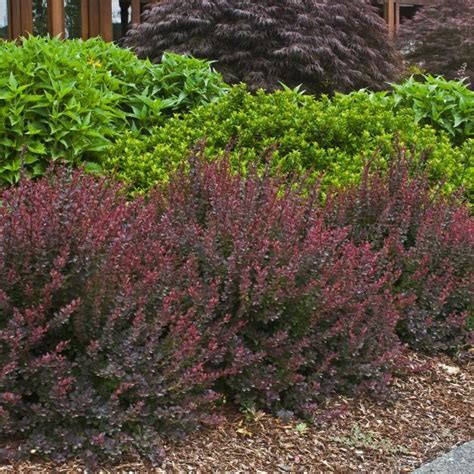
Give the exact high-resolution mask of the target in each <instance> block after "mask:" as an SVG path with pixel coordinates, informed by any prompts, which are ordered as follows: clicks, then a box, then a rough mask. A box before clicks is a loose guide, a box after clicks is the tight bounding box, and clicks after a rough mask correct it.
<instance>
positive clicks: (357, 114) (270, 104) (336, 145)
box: [103, 87, 473, 190]
mask: <svg viewBox="0 0 474 474" xmlns="http://www.w3.org/2000/svg"><path fill="white" fill-rule="evenodd" d="M389 100H391V99H389V98H387V97H385V96H383V95H381V96H378V95H370V94H368V93H366V92H357V93H353V94H350V95H336V96H335V97H334V98H332V99H329V98H327V97H322V98H321V99H320V100H315V99H314V98H313V97H311V96H306V95H303V94H299V93H298V92H296V91H290V90H285V91H277V92H275V93H273V94H265V93H263V92H262V91H260V92H258V93H257V94H256V95H250V94H249V93H248V92H247V91H246V90H245V88H244V87H237V88H234V89H233V90H232V91H231V92H230V93H229V94H228V95H227V96H225V97H223V98H222V99H221V100H219V101H218V102H216V103H214V104H211V105H210V106H207V107H200V108H197V109H195V110H194V111H192V112H191V113H190V114H187V115H185V116H183V117H179V118H178V117H175V118H173V119H171V120H169V121H167V123H166V124H165V125H164V126H163V127H161V128H157V129H155V130H153V132H152V133H151V134H150V136H148V137H145V138H140V139H138V138H135V137H133V136H131V135H129V136H125V137H123V138H122V139H121V140H119V141H118V142H117V144H116V145H115V146H114V148H113V149H112V150H111V152H110V153H109V154H106V155H105V163H104V164H103V166H104V168H107V169H109V170H115V172H116V173H117V175H118V176H119V178H120V179H123V180H124V181H126V182H127V183H129V184H130V185H131V186H132V187H133V188H134V189H136V190H147V189H149V188H150V187H151V186H153V185H154V184H155V183H157V182H160V181H165V180H166V179H167V177H168V174H169V173H170V172H171V171H172V170H173V169H175V168H176V167H177V166H178V165H179V164H180V163H182V161H183V159H184V158H185V157H186V155H187V153H188V149H189V147H190V146H192V145H193V144H195V143H196V141H198V140H201V139H203V138H205V139H207V146H206V154H207V156H209V157H215V156H218V155H222V154H223V152H224V150H225V149H226V147H228V144H229V141H231V140H233V147H232V150H231V160H232V164H233V166H234V167H235V169H238V170H240V171H244V172H245V171H246V169H247V167H248V166H249V164H251V163H253V162H254V161H255V160H259V159H260V158H259V157H260V156H261V153H262V152H263V151H264V150H265V149H266V148H268V147H270V146H273V145H276V147H277V148H276V151H275V154H274V159H273V160H272V167H273V169H279V170H281V171H284V172H289V173H306V172H308V171H309V170H310V171H312V173H313V175H315V176H316V175H319V174H320V173H324V176H323V185H324V186H327V185H329V184H331V185H340V184H344V183H350V182H356V181H357V180H358V177H359V176H360V170H361V169H362V163H363V161H364V160H366V159H368V158H371V157H372V156H373V155H374V154H375V155H376V157H375V161H377V162H378V163H379V164H381V165H382V166H385V161H386V160H385V157H387V156H389V155H390V153H391V151H392V150H393V141H394V138H395V137H397V136H399V138H400V142H401V143H402V144H406V145H409V146H410V147H411V146H416V148H417V150H419V152H420V153H421V151H423V150H426V149H430V150H431V154H430V157H429V160H428V161H429V164H430V173H431V174H430V176H431V178H432V179H433V180H434V181H437V180H441V179H446V180H447V183H446V189H448V190H452V189H453V188H455V187H456V186H458V185H460V184H466V185H467V184H468V183H472V177H473V168H472V166H471V167H470V160H471V157H472V149H473V142H472V140H470V141H469V140H468V141H467V142H466V143H465V144H464V145H463V147H462V148H458V147H453V146H452V144H451V143H450V140H449V137H448V136H447V135H446V134H444V133H437V132H436V131H435V130H434V129H433V128H431V127H428V126H426V127H420V125H417V124H416V123H415V120H414V113H413V112H412V111H410V110H408V109H403V110H399V111H398V112H397V113H394V112H393V111H392V110H391V107H392V106H391V105H387V101H389ZM420 153H418V154H417V156H419V155H420Z"/></svg>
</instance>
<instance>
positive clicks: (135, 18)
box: [132, 0, 140, 25]
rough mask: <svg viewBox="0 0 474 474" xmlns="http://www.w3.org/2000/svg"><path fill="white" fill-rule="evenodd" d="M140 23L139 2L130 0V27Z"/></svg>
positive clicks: (138, 0)
mask: <svg viewBox="0 0 474 474" xmlns="http://www.w3.org/2000/svg"><path fill="white" fill-rule="evenodd" d="M135 23H140V0H132V25H134V24H135Z"/></svg>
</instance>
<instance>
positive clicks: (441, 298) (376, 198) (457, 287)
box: [326, 150, 474, 352]
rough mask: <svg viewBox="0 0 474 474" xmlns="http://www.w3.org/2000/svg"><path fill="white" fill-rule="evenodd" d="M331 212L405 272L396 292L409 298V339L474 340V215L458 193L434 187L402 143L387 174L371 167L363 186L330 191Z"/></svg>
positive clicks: (430, 348) (432, 348)
mask: <svg viewBox="0 0 474 474" xmlns="http://www.w3.org/2000/svg"><path fill="white" fill-rule="evenodd" d="M326 215H327V219H328V222H331V224H332V225H336V226H347V225H350V226H351V234H350V238H351V240H353V241H354V242H355V243H356V244H360V243H362V242H370V243H371V244H372V246H373V248H374V250H380V251H381V252H382V253H383V254H384V255H385V256H384V259H385V261H386V264H387V265H389V266H390V267H391V268H392V269H393V270H394V271H398V272H399V273H400V276H399V279H398V281H397V283H396V285H395V286H394V288H393V291H394V292H397V293H399V294H402V295H404V296H405V297H406V298H408V300H410V301H411V304H409V305H407V306H405V308H404V309H403V311H402V315H401V319H400V322H399V324H398V328H397V332H398V334H399V336H400V337H401V339H402V340H403V341H405V342H407V343H408V344H409V345H410V346H411V347H413V348H415V349H421V350H424V351H427V352H437V351H455V350H457V349H460V348H462V347H463V346H465V345H467V344H469V343H470V342H471V343H472V342H473V341H474V338H473V333H472V331H469V330H468V329H467V325H466V319H467V318H468V317H469V316H470V314H469V311H471V312H472V301H473V296H474V273H473V270H474V262H473V258H472V256H473V255H474V220H473V218H472V216H471V215H470V211H469V207H468V205H466V204H463V202H462V201H461V200H460V199H458V198H457V197H456V196H454V197H451V198H447V197H445V196H443V195H442V194H441V193H438V192H436V191H433V189H432V187H431V186H430V183H429V180H428V179H427V176H426V175H425V174H424V172H423V171H422V170H421V169H414V165H413V159H412V157H411V156H409V155H408V154H407V153H406V152H405V151H404V150H399V155H398V156H396V157H395V158H394V159H393V161H392V162H391V164H390V167H389V170H388V173H386V174H385V173H381V172H380V171H379V172H377V171H374V172H372V170H371V169H370V166H368V167H367V168H366V170H365V173H364V179H363V180H362V182H361V184H360V185H359V186H358V187H354V188H352V189H347V190H345V191H344V192H342V193H340V192H339V193H335V194H334V195H333V196H332V197H330V198H329V199H328V202H327V211H326ZM471 314H472V313H471Z"/></svg>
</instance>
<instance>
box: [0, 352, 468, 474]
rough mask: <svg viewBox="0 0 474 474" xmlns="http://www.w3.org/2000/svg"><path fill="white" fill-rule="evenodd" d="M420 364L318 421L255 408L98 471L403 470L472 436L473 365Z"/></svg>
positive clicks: (72, 469) (323, 412) (36, 467)
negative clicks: (151, 457) (147, 458)
mask: <svg viewBox="0 0 474 474" xmlns="http://www.w3.org/2000/svg"><path fill="white" fill-rule="evenodd" d="M412 360H413V363H414V364H415V365H418V364H422V365H423V366H424V369H423V370H421V371H420V372H418V373H416V374H412V375H410V376H405V377H403V378H397V379H395V380H394V382H393V385H392V389H391V392H392V393H393V400H391V401H389V402H377V401H373V400H360V399H358V400H356V399H351V398H345V397H334V398H333V399H331V400H330V401H328V403H327V404H326V406H324V407H321V409H320V410H319V411H318V413H317V415H318V417H319V420H320V421H319V422H318V424H317V425H315V426H311V427H310V426H306V425H305V424H304V423H301V422H299V421H297V420H295V421H282V420H279V419H275V418H272V417H270V416H268V415H265V414H263V413H260V412H256V413H246V414H240V413H234V414H229V415H228V416H227V420H226V422H225V423H224V424H223V425H222V426H220V427H219V428H217V429H212V430H205V431H202V432H199V433H196V434H193V435H192V436H190V437H189V439H187V440H185V441H182V442H179V443H174V444H168V445H167V446H166V450H167V455H168V456H167V460H166V462H165V463H164V465H163V466H162V468H161V469H151V468H150V467H149V466H146V465H144V464H141V463H130V464H124V465H122V466H119V467H116V468H114V469H111V468H110V469H107V468H104V469H103V471H102V472H104V473H107V472H127V473H139V472H140V473H143V472H147V473H148V472H151V473H162V472H184V471H187V472H189V471H199V472H212V473H214V472H216V473H217V472H224V471H232V472H243V471H247V472H248V471H250V472H258V471H260V472H300V471H305V472H344V473H348V472H361V471H364V472H383V473H388V472H401V473H408V472H411V471H413V469H414V468H416V467H418V466H420V465H421V464H422V463H424V462H428V461H430V460H432V459H434V458H435V457H437V456H438V455H440V454H442V453H444V452H447V451H448V450H449V449H450V448H451V447H452V446H454V445H457V444H461V443H463V442H466V441H469V440H472V439H474V364H473V363H472V362H471V363H470V364H467V365H465V366H463V367H459V366H457V365H456V364H455V363H454V362H453V361H452V360H450V359H448V358H444V357H441V358H433V359H430V358H427V357H420V356H413V358H412ZM11 472H18V473H33V472H34V473H46V472H48V473H53V472H57V473H76V472H84V470H82V469H81V468H80V466H79V465H75V464H69V465H64V466H61V467H57V468H54V467H53V466H51V465H49V464H21V465H15V466H0V474H3V473H11Z"/></svg>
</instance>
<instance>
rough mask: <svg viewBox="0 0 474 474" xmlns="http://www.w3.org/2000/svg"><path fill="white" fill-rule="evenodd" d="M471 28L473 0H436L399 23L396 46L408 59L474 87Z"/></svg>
mask: <svg viewBox="0 0 474 474" xmlns="http://www.w3.org/2000/svg"><path fill="white" fill-rule="evenodd" d="M473 30H474V2H473V1H472V0H437V1H436V2H434V3H433V5H427V6H425V7H423V8H422V9H421V10H420V11H419V12H418V13H416V15H415V16H414V17H413V19H412V20H409V21H406V22H405V23H403V24H402V25H401V28H400V31H399V35H398V46H399V48H400V51H401V52H402V54H403V56H404V57H405V58H406V60H407V61H408V62H409V63H411V64H413V65H415V66H419V67H421V68H423V69H424V70H425V71H426V72H428V73H430V74H434V75H443V76H445V77H446V78H448V79H462V78H467V79H468V82H470V84H471V87H474V41H473V39H472V31H473Z"/></svg>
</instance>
